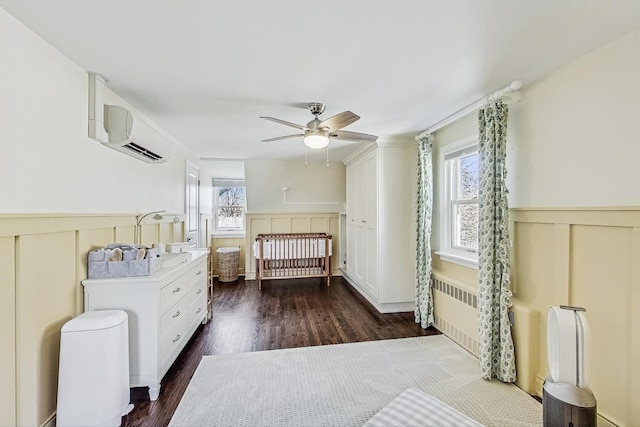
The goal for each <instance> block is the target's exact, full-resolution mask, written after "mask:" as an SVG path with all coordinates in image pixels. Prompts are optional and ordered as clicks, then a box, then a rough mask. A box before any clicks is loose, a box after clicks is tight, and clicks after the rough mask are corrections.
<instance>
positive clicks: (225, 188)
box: [213, 178, 246, 233]
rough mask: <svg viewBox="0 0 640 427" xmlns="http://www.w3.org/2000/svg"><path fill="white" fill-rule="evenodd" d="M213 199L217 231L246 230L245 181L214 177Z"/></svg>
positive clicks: (236, 231) (237, 231)
mask: <svg viewBox="0 0 640 427" xmlns="http://www.w3.org/2000/svg"><path fill="white" fill-rule="evenodd" d="M213 201H214V212H213V214H214V218H215V225H216V227H215V228H216V231H217V232H221V233H234V232H235V233H241V232H244V213H245V204H246V197H245V186H244V181H243V180H233V179H219V178H214V179H213Z"/></svg>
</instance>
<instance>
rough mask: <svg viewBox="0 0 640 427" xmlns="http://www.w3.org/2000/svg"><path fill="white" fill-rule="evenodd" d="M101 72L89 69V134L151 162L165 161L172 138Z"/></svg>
mask: <svg viewBox="0 0 640 427" xmlns="http://www.w3.org/2000/svg"><path fill="white" fill-rule="evenodd" d="M123 105H126V103H125V102H124V100H122V99H121V98H120V97H118V95H116V94H115V93H114V92H112V91H111V90H109V89H108V88H107V87H106V85H105V82H104V79H102V78H101V77H100V76H98V75H97V74H95V73H89V137H90V138H92V139H95V140H96V141H99V142H101V143H102V144H104V145H106V146H107V147H109V148H113V149H114V150H118V151H121V152H123V153H125V154H128V155H130V156H132V157H135V158H136V159H139V160H142V161H144V162H147V163H164V162H166V161H167V160H168V159H169V154H170V153H171V141H170V140H169V139H168V138H167V137H166V136H164V135H163V134H161V133H160V132H159V131H158V130H157V129H155V128H154V127H153V126H152V125H150V124H149V123H147V122H146V121H145V120H143V119H142V117H141V116H140V115H139V114H134V113H133V112H132V111H131V110H130V109H129V108H130V107H128V106H127V107H124V106H123Z"/></svg>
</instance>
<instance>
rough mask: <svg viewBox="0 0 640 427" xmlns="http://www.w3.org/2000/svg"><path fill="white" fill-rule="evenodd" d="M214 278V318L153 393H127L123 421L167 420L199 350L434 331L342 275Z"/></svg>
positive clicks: (162, 423) (257, 347)
mask: <svg viewBox="0 0 640 427" xmlns="http://www.w3.org/2000/svg"><path fill="white" fill-rule="evenodd" d="M323 283H324V282H322V281H321V279H303V280H288V281H281V280H280V281H266V282H263V284H262V291H258V286H257V282H255V281H246V282H245V281H244V280H243V279H242V278H241V279H240V280H239V281H238V282H235V283H218V282H216V283H215V287H214V304H213V319H212V320H211V321H210V322H209V323H207V324H206V325H202V326H200V327H199V329H198V330H197V331H196V333H195V334H194V336H193V338H192V339H191V340H190V341H189V343H187V345H186V347H185V349H184V350H183V352H182V354H181V355H180V356H179V357H178V359H177V360H176V361H175V363H174V364H173V366H172V367H171V368H170V369H169V372H167V374H166V375H165V377H164V379H163V380H162V387H161V389H160V397H159V398H158V400H156V401H155V402H151V401H149V396H148V394H147V389H146V388H135V389H132V391H131V401H132V403H134V404H135V407H134V409H133V411H132V412H131V413H130V414H129V415H127V416H125V417H123V419H122V421H123V422H122V425H123V426H125V427H131V426H166V425H167V424H168V423H169V421H170V420H171V417H172V415H173V413H174V411H175V410H176V408H177V406H178V403H179V402H180V399H181V398H182V395H183V394H184V392H185V390H186V388H187V385H188V384H189V381H190V380H191V377H192V376H193V373H194V372H195V370H196V368H197V366H198V363H200V359H201V357H202V356H204V355H212V354H226V353H240V352H248V351H261V350H274V349H281V348H293V347H304V346H315V345H324V344H339V343H349V342H361V341H373V340H383V339H392V338H406V337H416V336H422V335H433V334H438V333H439V332H438V331H437V330H435V329H432V328H430V329H426V330H424V329H422V328H420V326H419V325H417V324H416V323H415V322H414V317H413V316H414V315H413V313H412V312H410V313H393V314H380V313H379V312H378V311H377V310H376V309H375V308H373V307H372V306H371V305H370V304H369V303H368V302H367V301H366V300H364V298H362V296H360V295H359V294H358V293H357V292H356V291H355V290H353V289H352V288H351V286H350V285H348V284H347V282H346V281H345V280H343V279H342V278H341V277H333V278H332V281H331V286H330V287H326V286H325V285H324V284H323Z"/></svg>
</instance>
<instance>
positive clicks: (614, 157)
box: [507, 30, 640, 208]
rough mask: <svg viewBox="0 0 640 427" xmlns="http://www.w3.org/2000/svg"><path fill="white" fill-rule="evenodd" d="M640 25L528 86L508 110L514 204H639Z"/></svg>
mask: <svg viewBox="0 0 640 427" xmlns="http://www.w3.org/2000/svg"><path fill="white" fill-rule="evenodd" d="M638 76H640V30H639V31H635V32H634V33H631V34H630V35H628V36H626V37H624V38H622V39H619V40H617V41H615V42H613V43H611V44H609V45H607V46H604V47H603V48H601V49H599V50H596V51H594V52H592V53H590V54H589V55H587V56H585V57H583V58H581V59H579V60H577V61H575V62H572V63H570V64H568V65H566V66H564V67H562V68H560V69H558V70H556V71H555V72H553V73H551V74H549V75H548V76H547V77H545V78H543V79H541V80H540V81H538V82H536V83H534V84H531V85H527V86H525V88H524V91H523V99H522V101H521V102H520V103H518V104H515V105H513V106H512V107H511V109H510V119H513V120H510V125H511V124H513V125H511V127H510V129H509V133H510V138H513V139H514V140H515V144H514V146H513V147H512V148H513V149H511V150H510V151H509V152H508V154H507V168H508V170H509V171H510V172H509V174H510V179H509V181H508V186H509V191H510V195H509V203H510V207H513V208H516V207H551V206H552V207H585V206H586V207H597V206H637V205H639V204H640V199H639V198H638V191H637V190H636V189H635V188H636V186H637V184H638V183H639V182H640V167H638V159H640V120H639V119H638V112H639V111H640V109H639V108H638V102H639V101H640V79H639V78H638Z"/></svg>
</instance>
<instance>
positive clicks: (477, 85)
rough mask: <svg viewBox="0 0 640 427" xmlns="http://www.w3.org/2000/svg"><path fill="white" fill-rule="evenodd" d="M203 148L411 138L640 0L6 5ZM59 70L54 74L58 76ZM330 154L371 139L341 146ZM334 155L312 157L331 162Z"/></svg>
mask: <svg viewBox="0 0 640 427" xmlns="http://www.w3.org/2000/svg"><path fill="white" fill-rule="evenodd" d="M0 7H3V8H4V9H6V10H7V11H8V12H9V13H11V14H13V15H14V16H15V17H17V18H18V20H20V21H21V22H23V23H24V24H25V25H26V26H28V27H30V28H31V29H32V30H33V31H35V32H36V33H37V34H39V35H40V36H42V37H43V38H44V39H45V40H47V41H48V42H49V43H50V44H52V45H53V46H55V47H56V48H58V49H59V50H60V51H61V52H62V53H64V54H65V55H66V56H68V57H69V58H71V59H72V60H73V61H75V62H76V63H77V64H78V65H79V66H80V67H82V68H83V69H85V70H88V71H94V72H98V73H100V74H102V75H103V76H105V77H106V78H107V79H108V80H109V87H111V88H112V89H113V90H114V91H115V92H117V93H118V94H119V95H120V96H122V97H123V98H124V99H126V100H127V101H128V102H129V103H130V104H132V105H133V106H135V107H136V108H137V109H139V110H140V111H141V112H142V113H143V114H145V115H147V116H148V117H150V118H151V119H152V120H154V121H155V122H156V123H157V124H159V125H160V126H161V127H162V128H163V129H165V130H166V131H167V132H169V133H170V134H171V135H173V136H174V137H175V138H176V139H178V140H179V141H180V142H182V143H183V144H185V145H186V146H188V147H189V148H190V149H191V150H193V152H194V153H196V154H197V155H198V156H200V157H203V158H226V159H278V158H280V159H284V158H294V157H300V156H304V145H303V143H302V139H301V138H295V139H288V140H284V141H278V142H272V143H262V142H260V140H261V139H266V138H272V137H277V136H282V135H290V134H295V133H297V132H296V130H295V129H293V128H290V127H287V126H283V125H281V124H277V123H274V122H270V121H266V120H261V119H260V118H259V116H271V117H277V118H280V119H283V120H286V121H290V122H295V123H299V124H306V122H308V121H309V120H310V119H312V118H313V116H312V115H311V114H310V113H309V112H308V111H307V110H306V108H305V104H306V103H308V102H313V101H318V102H323V103H325V104H326V105H327V108H326V111H325V113H324V114H323V115H322V116H321V118H328V117H330V116H332V115H334V114H337V113H339V112H342V111H344V110H351V111H353V112H354V113H356V114H358V115H359V116H361V119H360V120H359V121H358V122H356V123H354V124H352V125H350V126H348V127H347V128H345V130H349V131H355V132H364V133H371V134H375V135H379V137H380V139H379V140H380V141H392V140H398V139H409V138H413V137H414V136H415V135H416V134H418V133H420V132H421V131H422V130H424V129H425V128H426V127H428V126H430V125H432V124H433V123H435V122H437V121H439V120H440V119H442V118H444V117H446V116H448V115H450V114H451V113H453V112H455V111H457V110H458V109H460V108H462V107H464V106H466V105H468V104H470V103H472V102H474V101H476V100H478V99H479V98H481V97H483V96H485V95H487V94H489V93H490V92H493V91H494V90H497V89H500V88H502V87H504V86H506V85H508V84H509V83H510V82H511V81H512V80H514V79H521V80H522V81H523V83H524V85H525V87H526V85H527V83H531V82H532V81H534V80H535V79H537V78H539V77H541V76H542V75H544V74H546V73H547V72H549V71H550V70H552V69H554V68H557V67H558V66H561V65H563V64H566V63H567V62H570V61H571V60H574V59H576V58H578V57H580V56H582V55H585V54H586V53H588V52H590V51H592V50H594V49H595V48H598V47H600V46H602V45H604V44H606V43H608V42H611V41H613V40H615V39H616V38H619V37H621V36H623V35H625V34H627V33H629V32H631V31H633V30H636V29H638V28H640V1H638V0H599V1H595V0H566V1H561V0H536V1H527V0H448V1H446V0H440V1H436V0H396V1H383V0H324V1H315V2H311V1H308V0H272V1H265V0H232V1H213V0H182V1H177V0H171V1H157V0H155V1H152V0H108V1H87V0H0ZM44 75H46V71H45V74H44ZM330 147H331V149H330V157H331V159H332V160H340V159H342V158H343V157H344V156H345V155H346V154H348V153H349V152H351V151H353V150H355V149H356V148H357V147H358V144H354V143H348V142H340V141H332V143H331V145H330ZM324 155H325V153H324V151H323V152H322V153H317V152H314V153H310V156H319V157H322V158H324Z"/></svg>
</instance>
